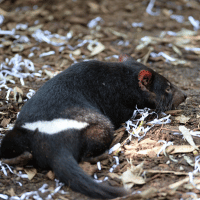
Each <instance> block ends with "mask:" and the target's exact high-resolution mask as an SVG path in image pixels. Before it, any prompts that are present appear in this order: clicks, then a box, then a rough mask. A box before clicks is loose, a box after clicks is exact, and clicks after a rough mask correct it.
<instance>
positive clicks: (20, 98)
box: [13, 87, 23, 102]
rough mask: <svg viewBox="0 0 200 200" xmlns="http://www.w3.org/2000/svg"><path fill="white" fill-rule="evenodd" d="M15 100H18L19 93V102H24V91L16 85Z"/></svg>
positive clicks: (14, 90)
mask: <svg viewBox="0 0 200 200" xmlns="http://www.w3.org/2000/svg"><path fill="white" fill-rule="evenodd" d="M13 92H14V100H15V101H17V94H18V95H19V98H18V102H22V95H23V91H22V90H21V89H20V88H19V87H14V89H13Z"/></svg>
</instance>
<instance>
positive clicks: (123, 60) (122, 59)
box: [119, 54, 131, 62]
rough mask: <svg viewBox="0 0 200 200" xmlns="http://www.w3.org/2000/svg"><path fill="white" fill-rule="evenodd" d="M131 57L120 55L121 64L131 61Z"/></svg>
mask: <svg viewBox="0 0 200 200" xmlns="http://www.w3.org/2000/svg"><path fill="white" fill-rule="evenodd" d="M130 58H131V57H130V56H129V55H128V54H120V56H119V62H125V61H127V60H128V59H130Z"/></svg>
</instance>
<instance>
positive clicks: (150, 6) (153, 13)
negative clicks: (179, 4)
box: [146, 0, 160, 16]
mask: <svg viewBox="0 0 200 200" xmlns="http://www.w3.org/2000/svg"><path fill="white" fill-rule="evenodd" d="M155 1H156V0H150V2H149V4H148V6H147V8H146V12H147V13H148V14H149V15H153V16H158V15H159V14H160V10H157V11H156V12H153V11H152V9H153V7H154V4H155Z"/></svg>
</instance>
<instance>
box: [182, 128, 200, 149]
mask: <svg viewBox="0 0 200 200" xmlns="http://www.w3.org/2000/svg"><path fill="white" fill-rule="evenodd" d="M179 130H180V131H181V132H182V134H183V136H184V138H185V139H186V140H187V142H188V143H189V144H190V145H191V146H193V147H194V148H195V149H197V150H199V148H198V147H197V146H196V145H195V143H194V140H193V138H192V136H191V133H190V131H189V129H187V128H186V127H185V126H179Z"/></svg>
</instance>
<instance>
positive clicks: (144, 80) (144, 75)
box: [138, 70, 152, 90]
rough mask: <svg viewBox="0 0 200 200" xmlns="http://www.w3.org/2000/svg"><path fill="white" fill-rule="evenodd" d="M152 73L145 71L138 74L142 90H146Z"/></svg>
mask: <svg viewBox="0 0 200 200" xmlns="http://www.w3.org/2000/svg"><path fill="white" fill-rule="evenodd" d="M151 77H152V73H151V72H150V71H147V70H141V71H140V72H139V74H138V80H139V86H140V88H141V89H142V90H147V89H146V87H147V86H148V85H149V84H150V82H151Z"/></svg>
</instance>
